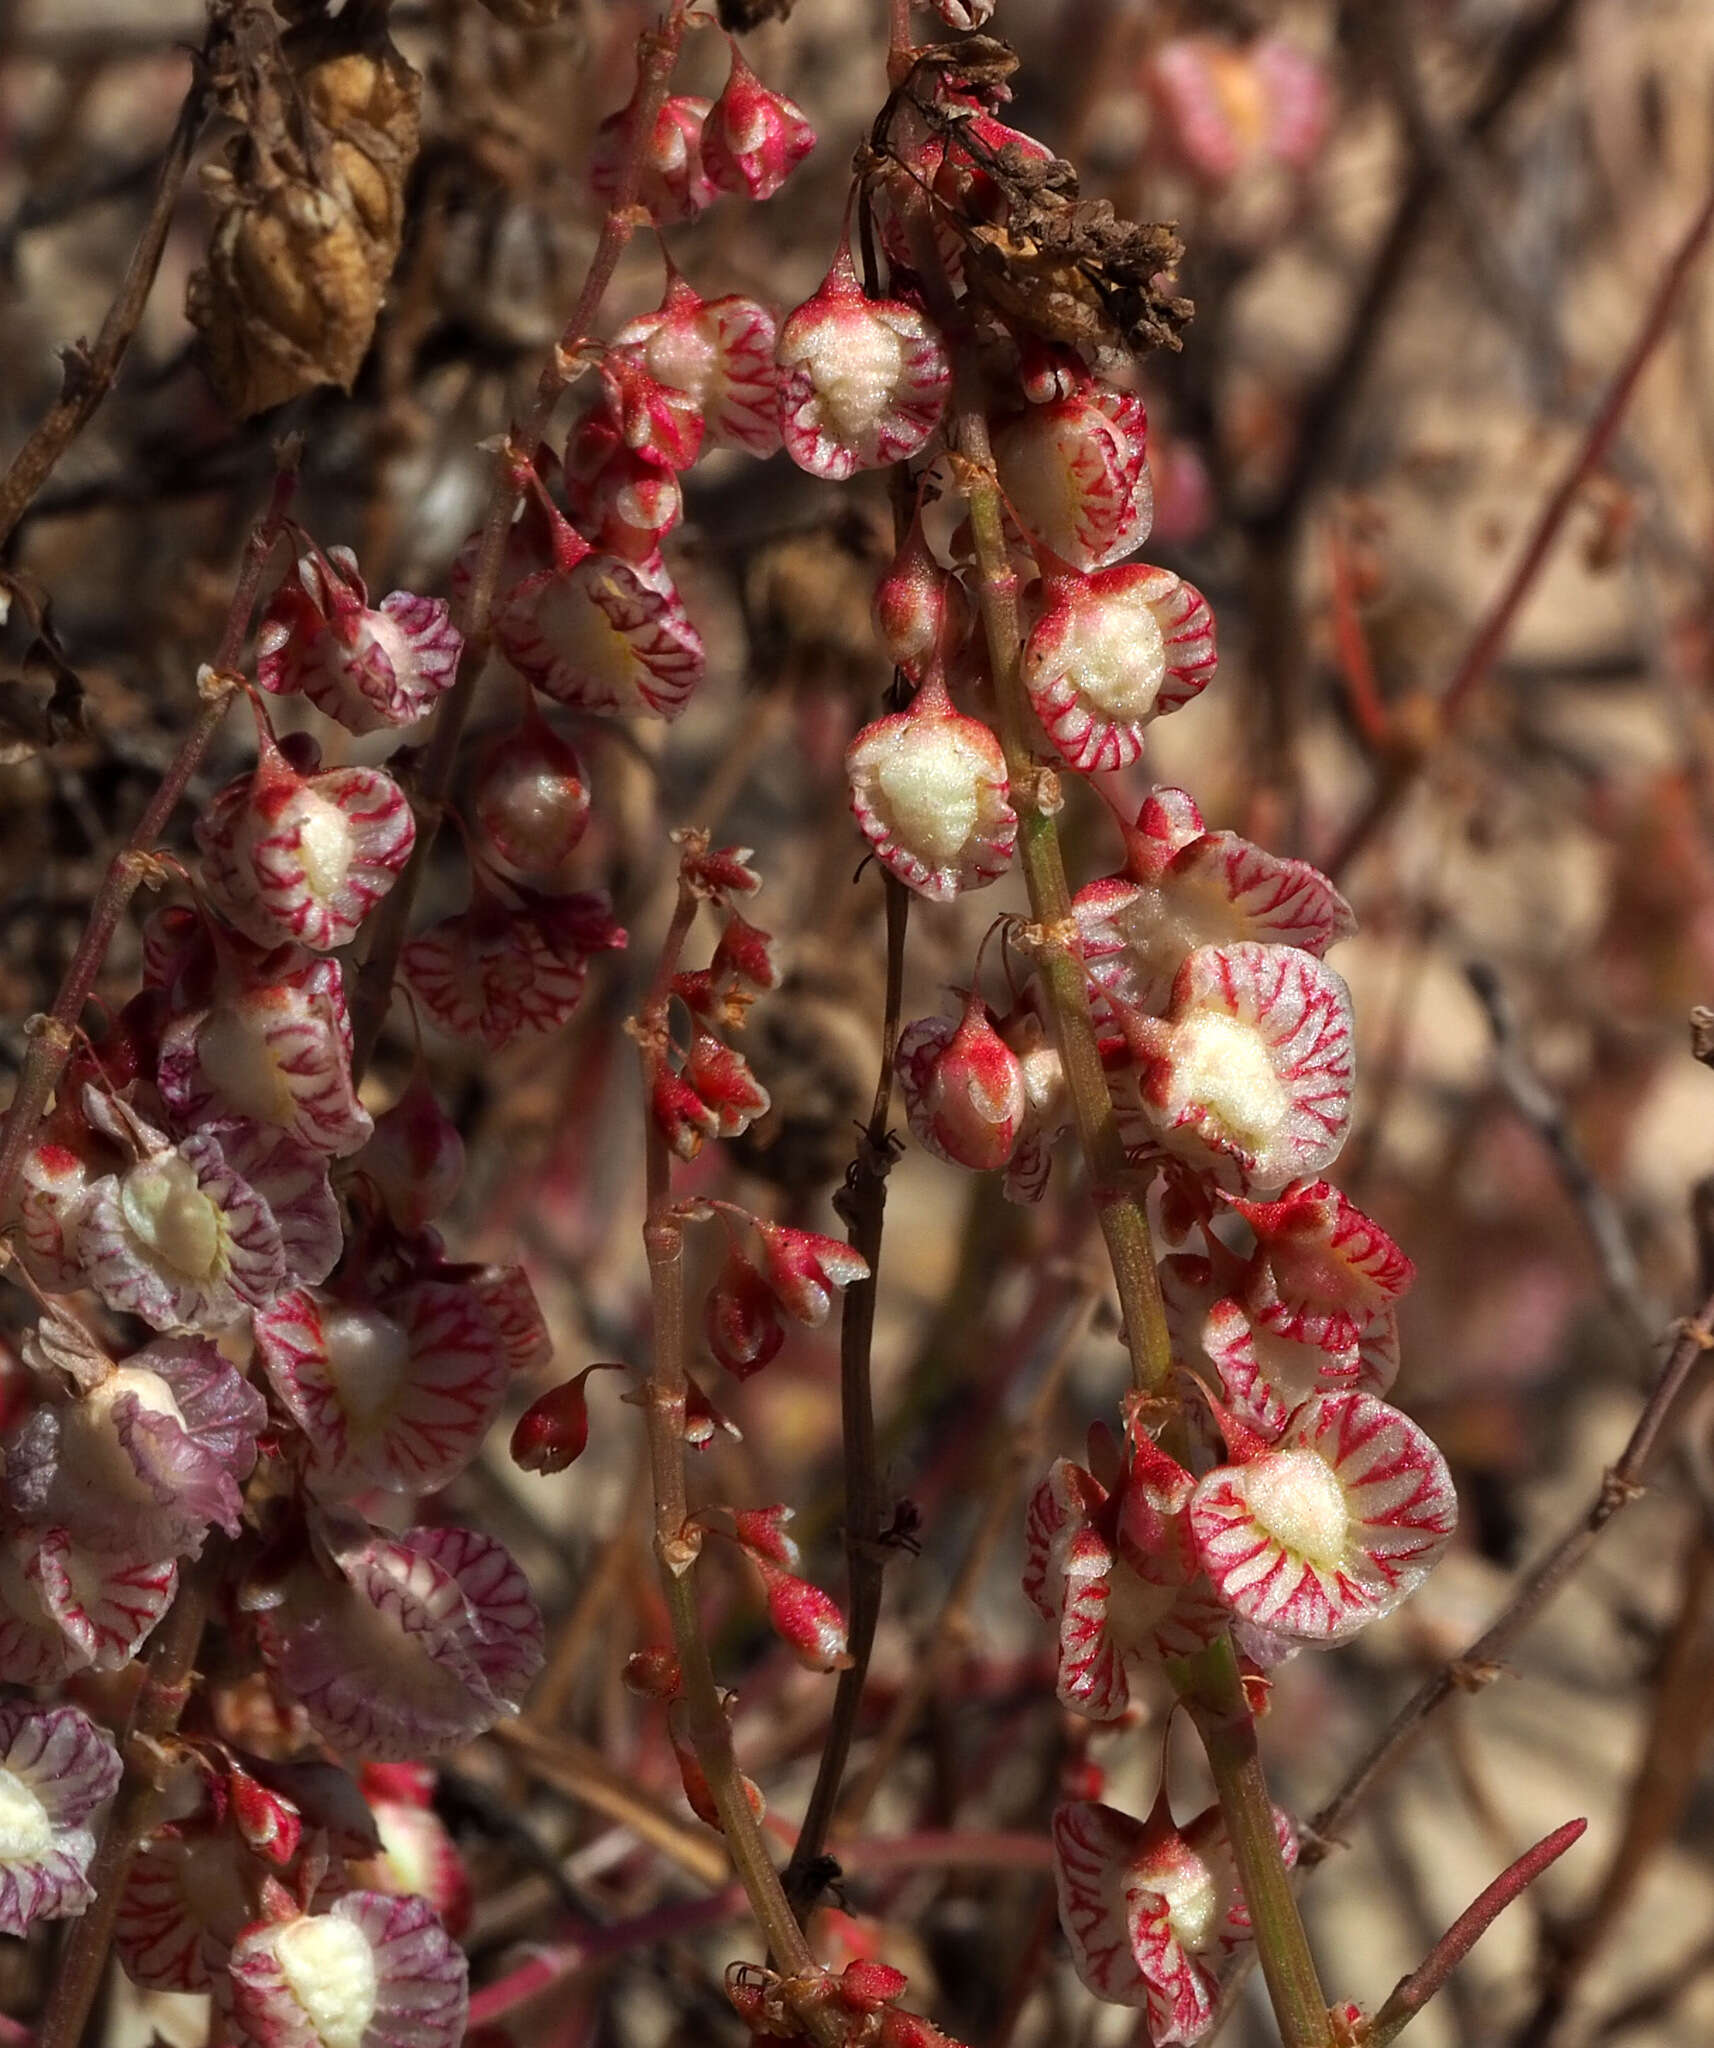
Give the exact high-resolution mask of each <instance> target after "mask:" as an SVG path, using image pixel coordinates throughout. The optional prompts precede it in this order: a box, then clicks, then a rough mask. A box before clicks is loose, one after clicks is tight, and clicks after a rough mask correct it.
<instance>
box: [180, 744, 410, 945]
mask: <svg viewBox="0 0 1714 2048" xmlns="http://www.w3.org/2000/svg"><path fill="white" fill-rule="evenodd" d="M259 747H260V751H259V754H258V758H257V762H256V769H255V772H254V774H251V775H241V776H239V778H238V779H237V780H236V781H235V782H230V783H228V784H227V786H226V787H225V788H224V789H223V790H221V791H220V792H219V794H218V795H217V796H216V797H215V799H214V801H213V803H212V804H210V806H209V808H208V809H207V810H206V811H205V812H204V813H203V814H202V816H201V817H200V818H198V820H197V821H196V843H197V845H198V847H199V848H200V849H201V851H202V855H203V881H204V885H205V887H206V888H207V890H208V893H209V895H210V897H211V898H212V899H213V901H214V903H215V904H216V906H217V907H218V909H219V910H220V911H221V912H222V914H223V915H224V916H226V917H228V918H230V919H231V921H232V922H233V923H234V924H235V925H237V927H238V928H239V930H240V931H241V932H243V933H244V934H245V936H246V937H247V938H251V939H254V940H255V941H256V943H257V944H258V945H261V946H277V945H281V944H283V943H284V942H286V941H288V940H295V941H296V943H297V944H299V945H301V946H307V947H309V948H310V949H311V950H312V951H313V952H317V953H325V952H330V951H332V950H333V948H335V947H337V946H347V945H349V944H350V943H351V941H352V940H353V939H354V938H355V937H356V936H357V933H358V931H359V930H360V929H361V927H362V924H363V921H364V919H365V918H366V917H367V916H368V915H369V913H370V912H371V911H372V910H373V909H374V908H375V906H376V904H377V903H379V902H380V901H381V899H382V897H383V896H385V895H386V894H387V892H388V890H390V889H391V888H392V886H393V884H394V883H395V882H396V881H397V880H398V878H399V876H400V874H401V873H402V872H403V870H404V866H405V863H406V861H408V860H409V859H410V855H411V848H412V847H413V846H414V845H415V843H416V836H417V827H416V819H415V817H414V816H413V815H412V812H411V807H410V804H409V803H408V802H407V801H406V798H405V793H404V791H403V790H402V789H401V788H400V787H399V785H398V784H397V783H396V782H395V781H394V780H393V778H392V777H391V776H390V775H387V774H385V773H384V772H383V771H382V770H381V769H379V768H328V769H321V770H313V769H312V771H311V772H310V773H308V774H300V773H299V772H298V770H297V769H296V768H295V767H293V765H292V763H291V762H290V761H288V760H287V758H286V756H285V755H284V754H283V753H282V752H281V750H280V748H279V747H278V746H277V745H276V744H275V743H274V740H273V737H272V735H271V734H270V733H269V732H268V730H267V728H266V726H265V725H264V726H261V727H260V739H259Z"/></svg>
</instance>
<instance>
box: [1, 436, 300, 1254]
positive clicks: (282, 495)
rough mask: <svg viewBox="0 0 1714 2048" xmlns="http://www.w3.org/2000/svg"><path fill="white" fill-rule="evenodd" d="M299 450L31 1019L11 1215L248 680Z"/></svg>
mask: <svg viewBox="0 0 1714 2048" xmlns="http://www.w3.org/2000/svg"><path fill="white" fill-rule="evenodd" d="M298 453H299V451H298V448H297V446H296V444H295V443H291V444H287V445H286V446H284V447H282V449H281V450H280V454H279V458H278V459H279V469H278V472H277V474H276V476H275V478H274V490H273V496H272V498H271V499H270V501H269V504H268V509H267V511H266V512H265V513H264V514H263V516H262V518H261V519H260V520H259V521H258V522H257V524H256V527H255V528H254V530H253V531H252V533H251V535H250V540H249V545H248V546H247V547H246V549H245V551H244V560H243V563H242V565H241V567H240V569H239V572H238V583H237V587H236V588H235V589H234V591H233V593H232V603H231V605H230V606H229V608H228V610H227V614H226V626H225V630H224V631H223V632H222V634H221V636H220V646H219V648H218V649H217V650H216V653H215V657H214V660H213V663H212V664H211V665H210V667H209V669H208V670H207V672H206V673H205V674H204V675H203V677H202V678H201V680H200V684H199V687H200V689H201V692H202V699H203V701H202V708H201V710H199V711H198V713H197V715H196V720H195V722H194V723H193V724H192V726H191V729H190V731H189V732H187V733H186V734H185V736H184V739H183V740H182V742H181V743H180V745H179V749H178V752H177V753H176V754H175V755H174V756H173V758H172V761H171V763H170V765H169V766H168V768H167V771H166V773H165V774H164V775H163V776H162V777H161V780H160V784H159V786H158V787H157V788H156V790H155V793H154V795H153V796H152V797H151V798H150V799H149V804H148V808H147V809H146V810H145V811H144V813H143V815H142V817H141V818H139V819H138V821H137V825H136V829H135V830H134V831H133V832H132V834H131V836H130V838H129V839H127V840H126V842H125V844H124V846H123V847H121V849H120V850H119V852H118V853H116V854H115V855H114V856H113V859H112V860H111V862H110V863H109V864H108V868H107V873H106V875H105V876H104V877H103V879H102V883H101V887H100V889H99V890H98V891H97V892H96V897H95V901H94V903H93V904H92V905H91V906H90V913H89V922H88V924H87V925H86V926H85V927H84V932H83V937H82V938H81V940H79V942H78V948H77V952H76V953H75V954H74V955H73V957H72V962H71V965H70V966H69V967H68V968H67V969H66V972H65V978H64V980H63V981H62V982H61V983H60V987H59V993H58V994H57V995H56V996H55V997H54V1004H53V1008H52V1009H51V1010H50V1011H49V1012H48V1014H47V1015H46V1016H45V1017H38V1018H34V1019H32V1020H31V1039H30V1050H29V1054H28V1056H27V1057H26V1059H25V1061H24V1071H23V1073H22V1075H21V1076H20V1077H19V1081H18V1086H17V1090H16V1092H15V1093H14V1095H13V1097H12V1100H11V1103H10V1105H9V1106H8V1108H7V1111H6V1125H5V1131H4V1134H3V1135H0V1215H4V1214H6V1213H7V1207H8V1204H9V1202H10V1199H11V1193H12V1187H13V1183H14V1182H15V1181H16V1179H17V1175H18V1169H19V1167H20V1166H21V1165H22V1163H23V1158H24V1154H25V1152H26V1151H27V1150H28V1148H29V1144H30V1141H31V1139H32V1138H33V1137H34V1136H35V1134H36V1126H37V1125H38V1124H39V1123H40V1122H41V1120H42V1116H43V1114H44V1112H45V1111H46V1109H47V1106H48V1100H49V1097H50V1096H51V1095H52V1094H53V1092H54V1089H55V1087H56V1086H57V1085H58V1083H59V1078H60V1075H61V1074H62V1073H63V1072H64V1071H65V1063H66V1061H67V1060H68V1059H69V1058H70V1057H71V1050H72V1047H73V1045H74V1044H75V1043H76V1039H77V1025H78V1019H79V1018H80V1017H81V1016H82V1014H83V1006H84V1004H85V1003H86V1002H87V1001H88V1000H89V996H90V992H91V990H92V989H93V988H94V986H95V981H96V977H97V975H99V974H100V972H101V966H102V962H103V961H104V960H105V959H106V958H107V948H108V947H109V945H111V944H112V941H113V934H114V932H115V931H116V930H117V929H118V926H119V920H120V918H121V917H122V916H123V915H124V914H125V909H126V906H127V905H128V904H129V903H130V901H131V898H132V897H133V896H134V895H135V894H136V893H137V891H138V889H139V888H141V887H142V885H143V883H144V882H146V881H148V880H150V879H151V878H152V877H153V876H154V875H155V873H156V872H157V870H156V866H155V862H154V859H153V850H154V846H155V842H156V841H157V840H158V839H159V838H160V836H161V833H162V832H163V830H164V829H165V827H166V823H167V820H168V819H169V818H170V817H171V816H172V814H173V812H174V811H175V810H176V809H177V807H178V803H179V799H180V798H181V797H182V796H183V794H184V792H185V789H186V787H187V786H188V784H189V782H190V780H191V778H192V776H194V775H195V773H196V771H197V768H198V766H199V765H200V764H201V761H202V757H203V755H204V754H205V753H206V752H207V750H208V745H209V742H210V741H211V740H212V739H213V738H214V735H215V733H216V732H217V731H218V730H219V728H220V724H221V721H222V720H223V719H224V718H225V716H226V712H227V708H228V707H229V705H230V704H231V702H232V698H233V696H234V694H235V692H236V691H237V689H238V688H239V686H240V684H241V682H242V678H241V677H239V676H238V675H237V674H235V673H234V671H235V670H236V668H237V665H238V657H239V656H240V654H241V653H242V652H243V650H244V641H245V638H246V636H247V635H248V633H249V630H250V612H251V608H252V606H253V605H254V604H255V601H256V591H257V587H258V585H259V584H260V582H261V580H262V570H263V568H264V566H265V565H266V563H267V560H268V557H269V555H271V554H272V553H273V551H274V543H275V542H276V541H277V540H278V539H279V536H280V530H281V528H282V526H283V525H284V523H285V516H286V510H287V507H288V506H289V505H290V503H291V497H292V492H293V490H294V488H295V486H296V483H297V461H298Z"/></svg>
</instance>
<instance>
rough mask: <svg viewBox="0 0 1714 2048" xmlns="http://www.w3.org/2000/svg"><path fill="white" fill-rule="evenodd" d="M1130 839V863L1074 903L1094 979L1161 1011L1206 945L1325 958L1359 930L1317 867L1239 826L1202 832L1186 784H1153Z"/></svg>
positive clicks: (1110, 990)
mask: <svg viewBox="0 0 1714 2048" xmlns="http://www.w3.org/2000/svg"><path fill="white" fill-rule="evenodd" d="M1126 844H1127V853H1128V858H1127V862H1126V870H1125V872H1124V873H1122V874H1117V875H1107V876H1104V877H1102V879H1101V880H1099V881H1095V882H1091V883H1088V884H1087V885H1086V886H1085V887H1084V888H1082V889H1080V890H1079V891H1078V892H1077V896H1076V899H1075V901H1074V902H1073V905H1072V909H1073V913H1074V915H1075V916H1076V918H1077V927H1078V933H1079V936H1080V938H1081V940H1082V944H1083V957H1084V960H1085V961H1086V962H1087V964H1088V967H1089V972H1090V975H1091V978H1092V979H1093V980H1094V981H1095V982H1096V983H1097V984H1098V986H1099V987H1100V988H1101V989H1103V990H1104V991H1106V992H1107V993H1109V994H1111V995H1113V996H1115V997H1117V998H1118V1000H1119V1001H1121V1002H1124V1003H1128V1004H1130V1005H1131V1006H1132V1007H1133V1008H1136V1009H1141V1010H1147V1011H1150V1012H1153V1013H1157V1014H1158V1013H1159V1012H1160V1011H1161V1010H1164V1009H1165V1008H1166V1005H1167V1003H1168V1001H1169V1000H1170V998H1171V995H1172V985H1173V981H1174V979H1175V977H1176V976H1177V974H1178V970H1179V968H1180V967H1181V966H1182V965H1183V963H1184V961H1185V959H1186V958H1187V957H1188V955H1189V954H1191V953H1193V952H1194V951H1196V949H1197V948H1198V947H1200V946H1210V945H1216V946H1217V945H1231V944H1233V943H1236V942H1238V941H1243V940H1251V941H1255V942H1257V943H1259V944H1265V945H1273V946H1295V947H1297V948H1298V949H1299V950H1300V951H1302V952H1305V953H1313V954H1314V955H1315V956H1316V958H1317V959H1319V958H1321V957H1322V955H1324V954H1325V953H1326V951H1327V949H1328V948H1329V947H1330V946H1332V945H1335V944H1336V943H1337V942H1338V941H1339V940H1341V939H1346V938H1349V937H1350V936H1351V934H1352V933H1353V932H1354V931H1355V930H1356V929H1357V920H1356V919H1355V917H1353V915H1352V914H1351V907H1350V905H1349V904H1348V903H1347V902H1346V901H1345V899H1344V897H1342V896H1341V895H1340V894H1339V892H1338V890H1337V889H1335V888H1334V886H1333V884H1332V883H1331V882H1330V881H1328V879H1327V877H1326V876H1325V875H1323V874H1322V873H1320V871H1319V870H1318V869H1316V868H1313V867H1311V866H1310V865H1309V863H1308V862H1307V861H1301V860H1283V859H1281V858H1280V857H1279V856H1278V855H1277V854H1272V853H1269V852H1268V851H1267V850H1266V849H1265V848H1264V847H1260V846H1256V845H1254V844H1252V842H1251V841H1249V840H1248V839H1241V838H1240V837H1239V836H1238V834H1237V833H1235V832H1208V831H1205V830H1204V829H1203V824H1202V819H1201V817H1200V815H1199V814H1198V813H1197V811H1196V808H1195V806H1194V805H1193V804H1192V803H1191V802H1190V799H1189V798H1188V797H1186V796H1185V795H1184V792H1183V791H1182V790H1175V789H1157V790H1155V791H1154V792H1153V793H1152V794H1151V795H1150V797H1149V798H1148V799H1147V800H1146V801H1145V803H1144V804H1143V807H1142V809H1141V811H1140V812H1139V813H1138V816H1137V822H1136V824H1135V825H1134V826H1133V827H1131V828H1130V829H1129V830H1128V831H1127V832H1126Z"/></svg>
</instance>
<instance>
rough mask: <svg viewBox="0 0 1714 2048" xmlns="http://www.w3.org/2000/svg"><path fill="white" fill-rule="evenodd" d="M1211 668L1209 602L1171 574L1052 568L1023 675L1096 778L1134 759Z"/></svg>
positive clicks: (1041, 712)
mask: <svg viewBox="0 0 1714 2048" xmlns="http://www.w3.org/2000/svg"><path fill="white" fill-rule="evenodd" d="M1214 664H1215V654H1214V615H1213V613H1212V612H1211V611H1210V610H1209V607H1208V601H1207V599H1206V598H1204V597H1203V595H1202V594H1201V592H1200V591H1197V590H1193V589H1192V588H1191V586H1190V585H1189V584H1188V583H1184V582H1181V581H1180V579H1179V578H1178V577H1176V576H1175V575H1173V573H1172V572H1171V570H1169V569H1151V568H1147V567H1145V566H1142V565H1136V566H1133V567H1125V568H1117V569H1103V570H1099V571H1097V572H1095V573H1094V574H1092V575H1088V576H1084V575H1080V574H1078V573H1077V572H1075V571H1071V572H1069V573H1067V572H1063V571H1061V572H1055V571H1053V570H1051V569H1050V571H1049V573H1048V575H1047V576H1046V578H1045V579H1044V585H1043V598H1042V610H1041V613H1040V616H1039V617H1038V618H1037V620H1036V622H1035V625H1034V626H1033V627H1032V628H1031V630H1030V635H1029V638H1028V639H1027V640H1026V641H1025V643H1024V651H1023V678H1024V687H1025V688H1026V689H1027V690H1028V692H1029V697H1030V702H1031V704H1032V705H1033V706H1034V708H1035V713H1036V716H1037V717H1038V718H1039V719H1040V720H1041V723H1042V728H1043V730H1044V731H1045V732H1046V733H1047V736H1048V738H1049V739H1051V740H1052V741H1053V744H1054V746H1055V747H1056V748H1057V749H1058V751H1059V753H1060V755H1061V757H1062V758H1063V759H1064V760H1065V761H1066V762H1067V763H1068V764H1069V765H1070V766H1071V767H1073V768H1076V769H1078V770H1079V771H1080V772H1082V773H1084V774H1090V773H1093V772H1095V771H1096V770H1098V769H1103V770H1104V769H1111V768H1124V767H1128V766H1129V765H1130V763H1131V762H1133V761H1135V760H1136V759H1137V758H1138V756H1139V755H1140V754H1141V753H1142V751H1143V734H1144V730H1145V728H1146V727H1148V726H1149V725H1150V724H1152V723H1153V721H1154V720H1155V719H1157V718H1160V717H1163V716H1164V715H1165V714H1166V713H1167V712H1169V711H1176V710H1177V709H1178V708H1179V707H1180V706H1181V705H1183V704H1188V703H1189V702H1190V701H1191V699H1192V698H1193V697H1195V696H1197V695H1198V694H1199V693H1200V692H1201V691H1202V689H1203V688H1204V687H1205V686H1206V684H1207V683H1208V681H1209V680H1210V678H1211V677H1212V676H1213V674H1214Z"/></svg>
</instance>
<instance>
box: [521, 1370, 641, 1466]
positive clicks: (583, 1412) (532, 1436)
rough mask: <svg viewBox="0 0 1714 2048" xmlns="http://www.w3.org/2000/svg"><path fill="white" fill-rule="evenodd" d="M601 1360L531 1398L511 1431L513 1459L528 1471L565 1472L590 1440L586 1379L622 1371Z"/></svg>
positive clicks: (580, 1455)
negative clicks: (535, 1397) (596, 1373)
mask: <svg viewBox="0 0 1714 2048" xmlns="http://www.w3.org/2000/svg"><path fill="white" fill-rule="evenodd" d="M624 1370H625V1368H624V1367H623V1366H622V1365H614V1364H612V1363H610V1362H606V1361H602V1362H598V1363H597V1364H595V1365H586V1366H585V1367H584V1368H583V1370H582V1372H580V1373H574V1374H573V1375H572V1377H571V1378H570V1379H568V1380H566V1381H565V1382H564V1383H563V1384H562V1385H560V1386H557V1387H554V1388H551V1389H550V1390H549V1391H548V1392H547V1393H545V1394H543V1395H542V1396H541V1398H540V1399H539V1400H536V1401H532V1402H531V1403H530V1405H529V1407H528V1408H526V1409H525V1410H524V1412H523V1414H522V1415H520V1416H519V1417H518V1425H517V1427H516V1428H515V1429H514V1430H513V1431H512V1458H513V1461H514V1463H516V1464H517V1465H519V1466H521V1467H522V1468H523V1470H524V1471H526V1472H563V1471H564V1470H565V1468H566V1467H567V1465H570V1464H574V1463H575V1462H576V1461H577V1459H579V1458H581V1457H582V1455H583V1451H584V1447H585V1445H586V1444H587V1443H588V1442H589V1400H588V1396H587V1395H586V1394H585V1392H584V1381H585V1380H587V1379H588V1377H589V1375H590V1374H591V1373H592V1372H623V1371H624Z"/></svg>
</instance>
